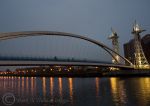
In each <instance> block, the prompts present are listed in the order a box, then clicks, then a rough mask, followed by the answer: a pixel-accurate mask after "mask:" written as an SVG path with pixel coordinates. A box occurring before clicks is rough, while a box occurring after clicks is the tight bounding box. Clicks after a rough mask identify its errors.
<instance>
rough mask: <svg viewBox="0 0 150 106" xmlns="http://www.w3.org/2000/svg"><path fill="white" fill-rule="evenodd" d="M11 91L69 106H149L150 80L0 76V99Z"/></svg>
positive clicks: (17, 94) (19, 94) (16, 95)
mask: <svg viewBox="0 0 150 106" xmlns="http://www.w3.org/2000/svg"><path fill="white" fill-rule="evenodd" d="M8 92H9V93H10V92H11V93H13V94H14V95H15V97H16V98H17V97H20V98H33V97H34V98H36V97H40V98H50V99H51V100H54V99H55V100H56V99H61V100H67V102H64V103H65V105H68V106H70V105H72V106H82V105H86V106H99V105H101V106H150V78H148V77H145V78H144V77H143V78H142V77H140V78H137V77H136V78H116V77H112V78H98V77H96V78H60V77H59V78H57V77H0V97H2V96H3V95H4V94H6V93H8ZM51 102H54V101H51ZM64 103H60V104H59V105H64ZM16 104H17V103H15V104H14V105H16ZM18 104H22V105H23V106H26V105H37V104H39V103H38V102H36V103H35V102H31V101H30V103H24V102H23V103H18ZM50 104H52V103H49V102H44V103H42V104H40V105H43V106H48V105H50ZM0 105H2V102H1V103H0ZM52 105H55V104H52Z"/></svg>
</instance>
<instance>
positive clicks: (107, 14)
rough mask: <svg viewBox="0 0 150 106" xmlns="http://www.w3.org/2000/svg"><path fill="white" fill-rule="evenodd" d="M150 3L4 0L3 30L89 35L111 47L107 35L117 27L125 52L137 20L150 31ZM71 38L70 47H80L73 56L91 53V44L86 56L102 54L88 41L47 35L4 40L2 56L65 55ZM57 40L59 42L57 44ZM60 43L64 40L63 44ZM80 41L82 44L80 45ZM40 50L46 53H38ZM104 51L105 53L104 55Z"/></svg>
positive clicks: (1, 4) (0, 5)
mask: <svg viewBox="0 0 150 106" xmlns="http://www.w3.org/2000/svg"><path fill="white" fill-rule="evenodd" d="M149 4H150V0H0V32H1V33H2V32H15V31H39V30H44V31H63V32H70V33H75V34H80V35H85V36H88V37H90V38H93V39H96V40H98V41H101V42H103V43H104V44H106V45H108V46H110V47H111V42H110V41H109V40H108V39H107V37H108V35H110V34H111V30H110V28H111V27H113V28H114V29H115V30H116V32H117V33H118V35H119V37H120V38H119V42H120V49H121V54H122V55H123V49H122V48H123V45H122V44H123V43H125V42H128V41H129V40H130V39H131V38H132V37H133V36H132V35H131V30H132V26H133V23H134V21H135V20H137V22H138V23H140V25H141V26H142V27H143V28H144V29H146V30H147V31H146V32H144V33H143V34H142V35H145V34H147V33H150V12H149V10H150V5H149ZM68 40H69V41H70V43H72V42H74V44H72V46H68V47H70V48H73V47H74V45H77V47H78V48H77V49H76V50H75V49H71V51H73V53H71V52H69V51H68V52H69V53H70V54H72V55H71V56H74V55H75V54H77V56H75V57H80V56H79V55H80V53H79V52H82V51H80V50H81V49H83V51H84V52H87V50H85V49H87V45H88V47H91V48H90V49H88V50H90V52H89V55H87V54H86V53H83V56H85V57H93V59H97V57H98V56H99V51H97V47H95V48H94V46H93V45H91V46H89V45H90V44H87V42H83V43H82V42H81V41H77V40H72V39H62V40H60V39H57V38H54V39H53V40H52V39H50V38H47V37H45V38H43V37H36V38H28V39H27V38H21V39H15V40H9V41H3V42H2V41H1V42H0V49H1V50H0V55H6V56H7V55H9V54H10V55H12V56H16V55H20V54H21V55H24V54H25V53H26V54H25V55H31V56H32V55H38V56H41V55H42V54H44V53H46V54H44V56H45V55H46V56H47V55H49V54H50V55H60V56H64V55H68V54H66V49H65V47H66V45H68V44H64V42H66V41H68ZM48 41H50V42H51V43H52V42H53V43H52V44H51V43H50V42H48ZM14 42H15V43H14ZM56 42H57V44H54V43H56ZM58 42H63V44H64V45H63V47H61V43H58ZM77 43H78V44H77ZM40 44H42V46H43V47H42V46H41V45H40ZM80 44H81V47H79V46H80ZM18 45H19V46H18ZM48 45H51V46H48ZM69 45H71V44H69ZM37 46H38V47H37ZM57 46H59V47H60V48H61V49H59V50H53V51H52V48H55V47H57ZM82 46H83V47H82ZM21 48H24V49H25V50H24V49H21ZM37 48H38V50H37ZM43 48H44V49H43ZM48 48H51V49H48ZM62 49H63V50H62ZM23 50H24V51H23ZM36 50H37V51H36ZM35 51H36V52H35ZM39 51H44V52H41V53H39V54H38V53H37V52H39ZM61 51H63V52H62V53H61ZM91 51H92V52H91ZM24 52H25V53H24ZM28 52H29V53H28ZM78 53H79V54H78ZM90 53H91V54H90ZM62 54H63V55H62ZM85 54H86V55H85ZM103 54H104V53H101V54H100V56H102V55H103ZM81 57H82V56H81ZM85 57H84V58H85ZM102 57H107V56H102Z"/></svg>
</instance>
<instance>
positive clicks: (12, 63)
mask: <svg viewBox="0 0 150 106" xmlns="http://www.w3.org/2000/svg"><path fill="white" fill-rule="evenodd" d="M48 65H73V66H104V67H118V68H133V67H132V66H125V65H117V64H107V63H94V62H64V61H0V66H48Z"/></svg>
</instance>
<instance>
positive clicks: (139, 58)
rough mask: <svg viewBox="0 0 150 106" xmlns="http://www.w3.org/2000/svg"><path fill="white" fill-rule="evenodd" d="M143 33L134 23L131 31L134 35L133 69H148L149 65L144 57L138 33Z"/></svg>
mask: <svg viewBox="0 0 150 106" xmlns="http://www.w3.org/2000/svg"><path fill="white" fill-rule="evenodd" d="M143 31H145V30H143V29H141V27H140V26H139V25H138V24H137V23H136V21H135V23H134V25H133V31H132V34H133V35H134V51H135V52H134V56H135V62H134V66H135V68H149V63H148V61H147V59H146V57H145V54H144V52H143V49H142V46H141V37H140V33H142V32H143Z"/></svg>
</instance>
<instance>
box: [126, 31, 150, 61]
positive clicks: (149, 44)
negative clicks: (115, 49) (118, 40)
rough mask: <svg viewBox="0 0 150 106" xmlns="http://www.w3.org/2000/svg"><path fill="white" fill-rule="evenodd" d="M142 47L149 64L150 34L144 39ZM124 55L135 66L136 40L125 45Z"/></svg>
mask: <svg viewBox="0 0 150 106" xmlns="http://www.w3.org/2000/svg"><path fill="white" fill-rule="evenodd" d="M141 45H142V48H143V52H144V54H145V57H146V59H147V61H148V63H150V34H147V35H145V36H144V37H142V39H141ZM124 55H125V57H126V58H127V59H128V60H130V61H131V62H132V63H133V64H135V62H136V61H135V60H136V59H135V49H134V39H132V40H130V41H129V42H128V43H125V44H124ZM126 64H128V63H126Z"/></svg>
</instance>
